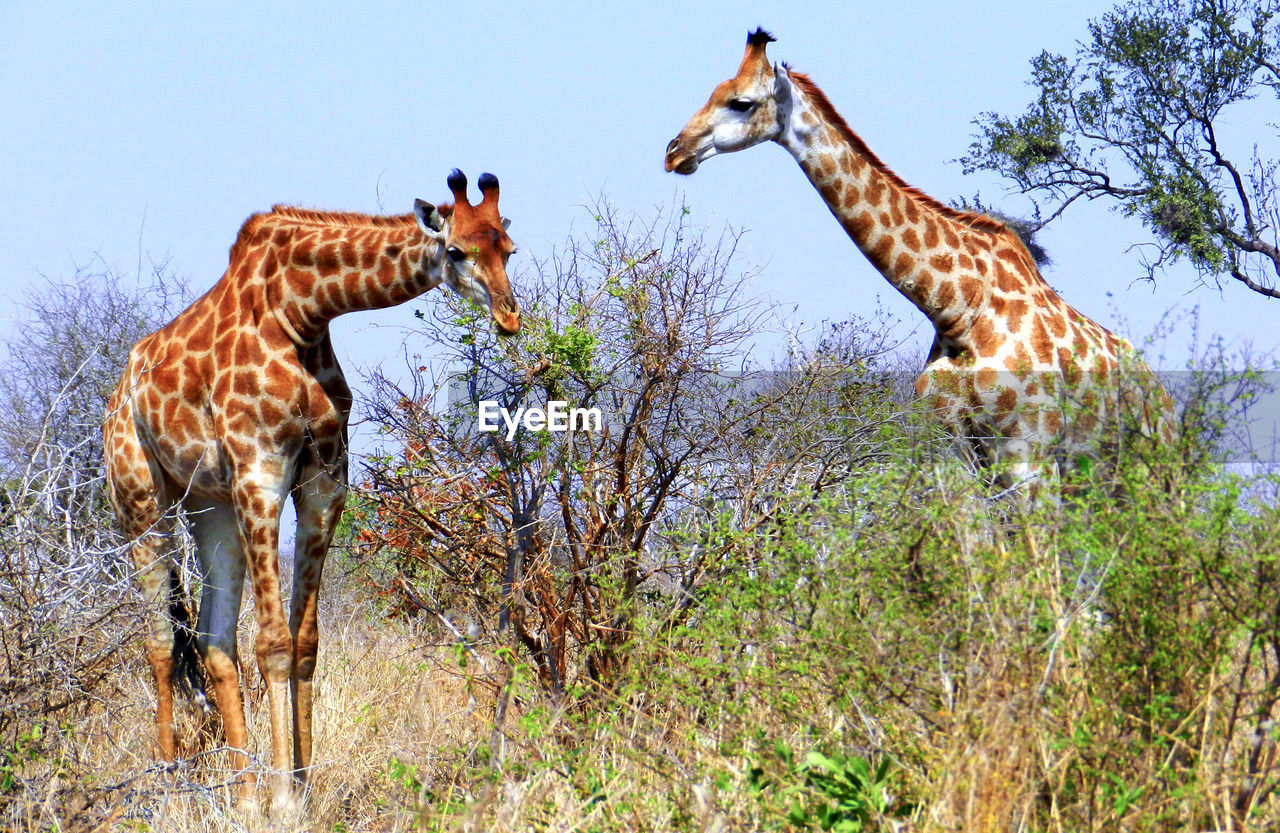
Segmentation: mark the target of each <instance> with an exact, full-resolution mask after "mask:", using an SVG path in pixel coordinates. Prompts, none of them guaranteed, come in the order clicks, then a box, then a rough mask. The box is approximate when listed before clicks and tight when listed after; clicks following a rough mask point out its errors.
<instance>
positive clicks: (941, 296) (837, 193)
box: [777, 70, 1007, 336]
mask: <svg viewBox="0 0 1280 833" xmlns="http://www.w3.org/2000/svg"><path fill="white" fill-rule="evenodd" d="M781 73H782V75H783V80H784V83H786V84H787V85H788V86H789V87H790V107H789V109H788V110H787V111H786V112H784V114H783V116H782V119H783V130H782V134H781V135H780V136H779V137H778V139H777V141H778V143H779V144H781V145H782V146H783V147H785V148H786V149H787V150H788V151H790V152H791V154H792V155H793V156H795V158H796V161H797V162H799V163H800V167H801V169H802V170H804V172H805V174H806V175H807V176H808V177H809V181H810V182H812V183H813V186H814V188H816V189H817V190H818V193H819V194H821V195H822V198H823V200H824V201H825V202H826V203H827V207H828V208H829V209H830V210H831V213H832V214H834V215H835V217H836V219H837V220H839V221H840V225H841V226H842V227H843V228H844V230H845V232H846V233H847V234H848V235H849V237H850V238H851V239H852V240H853V242H854V243H855V244H856V245H857V246H858V248H859V249H860V250H861V251H862V253H863V254H864V255H865V256H866V257H867V260H869V261H871V264H872V265H873V266H875V267H876V269H877V270H878V271H879V272H880V273H881V274H882V275H884V277H885V279H886V280H888V281H889V283H890V284H892V285H893V287H894V288H895V289H897V290H898V291H899V292H900V293H902V294H903V295H904V296H905V297H906V298H907V299H908V300H909V301H911V303H913V304H915V306H916V307H917V308H918V309H919V310H920V311H921V312H923V313H924V314H925V315H926V316H927V317H928V318H929V320H930V321H931V322H933V324H934V326H935V327H936V328H937V330H938V332H939V333H940V334H942V335H944V336H947V335H951V334H955V333H959V332H962V331H964V330H966V329H967V327H968V326H969V325H970V324H971V323H972V321H973V318H974V316H975V315H976V313H977V312H978V311H979V310H978V307H979V306H980V305H981V304H982V303H983V300H984V299H985V297H986V295H987V293H986V292H985V291H984V288H983V284H984V280H983V279H984V278H988V277H989V276H990V275H991V274H992V271H993V270H992V268H991V267H992V262H991V257H992V254H993V250H994V249H995V248H996V246H997V245H999V243H1000V240H999V239H998V238H999V237H1003V236H1005V235H1007V230H1005V229H1004V227H1003V226H1002V225H1001V224H999V223H998V222H996V221H994V220H991V219H990V218H987V217H983V216H981V215H975V214H968V213H965V212H961V211H957V210H955V209H952V208H949V207H947V206H945V205H942V204H941V203H938V202H937V201H935V200H933V199H932V198H930V197H928V196H926V195H924V194H923V193H921V192H920V191H917V190H916V189H914V188H912V187H911V186H909V185H907V184H906V183H905V182H904V181H903V180H902V179H900V178H899V177H898V176H897V175H896V174H894V173H893V172H892V171H890V170H889V169H888V168H887V167H886V166H885V165H884V163H883V162H881V161H880V160H879V159H878V158H877V157H876V156H875V154H874V153H872V152H871V150H870V149H869V148H868V147H867V146H866V144H865V143H863V141H862V140H861V139H860V138H859V137H858V136H857V135H856V134H855V133H854V132H853V131H852V130H850V129H849V127H848V125H847V124H846V123H845V122H844V119H843V118H841V117H840V115H839V114H838V113H837V112H836V110H835V108H834V107H832V106H831V104H830V102H829V101H828V100H827V98H826V96H825V95H823V93H822V92H821V91H820V90H819V89H818V88H817V87H816V86H815V85H814V84H813V82H812V81H810V80H809V79H808V78H807V77H806V76H804V75H801V74H799V73H793V72H791V71H790V70H781ZM984 238H986V239H984ZM978 261H982V262H981V263H979V262H978Z"/></svg>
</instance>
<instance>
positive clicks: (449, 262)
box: [413, 168, 520, 335]
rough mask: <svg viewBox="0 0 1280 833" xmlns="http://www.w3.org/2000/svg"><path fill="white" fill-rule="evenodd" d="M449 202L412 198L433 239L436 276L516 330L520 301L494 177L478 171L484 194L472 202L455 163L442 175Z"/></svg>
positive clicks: (506, 331)
mask: <svg viewBox="0 0 1280 833" xmlns="http://www.w3.org/2000/svg"><path fill="white" fill-rule="evenodd" d="M446 184H447V185H448V186H449V190H450V191H452V192H453V205H448V204H445V205H441V206H438V207H437V206H434V205H432V204H431V203H429V202H425V201H423V200H415V201H414V204H413V214H414V217H416V218H417V221H418V227H419V228H421V229H422V231H423V232H424V233H425V234H426V235H427V237H428V238H429V239H431V240H434V241H436V242H437V243H439V244H440V245H441V246H442V247H443V250H444V253H445V255H446V257H445V258H442V259H441V270H440V281H441V282H443V283H444V284H445V286H447V287H449V288H450V289H452V290H453V291H454V292H457V293H458V294H459V295H461V296H462V297H464V298H467V299H469V300H472V301H475V302H476V303H477V304H481V305H483V306H485V307H488V308H489V315H490V316H491V317H492V318H493V323H494V325H495V326H497V328H498V332H500V333H502V334H503V335H514V334H515V333H518V332H520V307H519V305H518V304H516V297H515V295H514V294H513V293H512V292H511V282H510V281H509V280H507V259H508V258H509V257H511V255H512V253H514V252H515V250H516V247H515V244H514V243H512V242H511V238H510V237H508V236H507V227H508V226H510V225H511V221H510V220H508V219H507V218H505V217H503V216H502V215H501V214H499V213H498V178H497V177H496V176H494V175H493V174H488V173H486V174H480V183H479V184H480V193H481V194H483V195H484V198H483V199H482V200H481V201H480V202H479V203H478V204H477V205H472V204H471V202H470V201H469V200H468V199H467V177H466V175H465V174H463V173H462V171H460V170H458V169H457V168H454V169H453V172H452V173H450V174H449V178H448V179H447V180H446Z"/></svg>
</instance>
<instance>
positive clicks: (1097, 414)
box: [666, 29, 1169, 486]
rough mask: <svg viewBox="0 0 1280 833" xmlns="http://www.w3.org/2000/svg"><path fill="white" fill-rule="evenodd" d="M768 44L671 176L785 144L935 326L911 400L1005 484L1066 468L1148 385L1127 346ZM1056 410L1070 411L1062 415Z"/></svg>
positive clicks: (1014, 245)
mask: <svg viewBox="0 0 1280 833" xmlns="http://www.w3.org/2000/svg"><path fill="white" fill-rule="evenodd" d="M773 41H774V38H773V37H772V36H771V35H770V34H769V33H768V32H765V31H764V30H763V29H757V30H756V31H755V32H752V33H751V34H750V35H749V36H748V38H747V48H746V54H745V55H744V56H743V59H742V63H741V65H740V66H739V68H738V72H737V74H736V75H734V76H733V77H732V78H730V79H728V80H726V81H724V82H722V83H721V84H720V85H718V86H717V87H716V88H715V90H714V91H713V92H712V94H711V98H710V100H708V101H707V103H706V104H705V105H703V107H702V108H701V109H700V110H698V112H697V113H695V114H694V116H693V118H692V119H690V121H689V123H688V124H686V125H685V127H684V129H683V130H682V131H680V135H678V136H677V137H676V138H675V139H673V140H672V141H671V142H670V144H668V145H667V151H666V169H667V170H668V171H675V172H676V173H679V174H686V175H687V174H692V173H693V172H694V171H696V170H697V169H698V166H699V165H700V164H701V163H702V162H704V161H705V160H707V159H709V158H710V157H712V156H715V155H717V154H721V153H732V152H734V151H739V150H744V149H746V148H749V147H752V146H754V145H758V144H761V143H763V142H767V141H773V142H777V143H778V144H780V145H782V146H783V147H784V148H786V149H787V150H788V151H789V152H790V153H791V154H792V155H793V156H794V157H795V158H796V161H797V162H799V164H800V168H801V170H803V171H804V173H805V175H806V176H807V177H808V178H809V181H810V182H811V183H812V184H813V186H814V188H816V189H817V191H818V193H819V194H820V195H821V196H822V199H823V200H824V201H825V202H826V204H827V207H828V208H829V209H830V210H831V213H832V214H833V215H835V217H836V219H837V220H838V221H839V222H840V225H841V226H842V227H843V228H844V230H845V232H846V233H847V234H848V235H849V237H850V238H852V240H853V242H854V244H855V245H856V246H857V247H858V248H859V249H860V250H861V251H862V253H863V255H865V256H866V258H867V260H869V261H870V262H871V264H872V266H874V267H875V268H876V269H877V270H878V271H879V272H880V274H881V275H883V276H884V277H885V279H886V280H888V281H889V283H890V284H891V285H892V286H893V287H894V288H895V289H897V290H898V291H899V292H900V293H902V294H903V295H904V296H905V297H906V298H907V299H908V300H909V301H911V303H912V304H914V305H915V306H916V308H917V309H919V310H920V311H921V312H922V313H924V315H925V316H926V317H927V318H928V319H929V321H930V323H931V324H932V325H933V327H934V330H935V336H934V340H933V345H932V347H931V349H930V351H929V356H928V360H927V365H926V367H925V370H924V372H923V373H922V374H921V375H920V376H919V378H917V380H916V384H915V389H916V393H917V395H919V396H920V397H921V398H923V399H924V401H925V402H927V403H928V404H929V405H930V406H931V407H932V408H933V409H934V411H935V412H936V413H937V414H938V415H939V416H940V417H941V418H942V420H943V422H944V423H945V424H946V425H947V427H948V428H949V430H950V431H951V432H952V433H953V435H955V436H956V437H957V438H961V439H962V440H963V441H964V442H963V443H962V445H963V446H964V448H965V451H966V455H968V454H972V455H973V456H974V457H976V459H977V460H979V461H983V462H986V463H989V464H993V465H995V470H996V471H997V473H998V476H999V478H1000V480H1001V481H1002V482H1003V483H1004V484H1005V485H1007V486H1008V485H1014V484H1017V483H1020V482H1022V481H1024V480H1031V481H1035V480H1036V479H1037V475H1038V474H1039V471H1038V465H1039V463H1041V462H1049V463H1068V464H1069V463H1070V462H1071V461H1073V460H1075V459H1076V454H1077V452H1080V451H1083V450H1085V445H1084V444H1083V442H1084V440H1085V438H1086V437H1087V436H1088V435H1089V434H1090V433H1091V431H1092V428H1093V427H1094V425H1096V423H1097V421H1098V419H1099V418H1101V417H1106V416H1107V411H1108V409H1109V407H1110V406H1109V404H1108V403H1109V401H1110V400H1109V397H1108V396H1106V395H1103V394H1102V392H1101V390H1100V387H1101V386H1102V385H1104V383H1110V382H1114V381H1116V379H1115V378H1114V377H1115V375H1116V372H1117V371H1119V370H1121V369H1124V370H1128V371H1133V372H1135V373H1137V374H1140V375H1143V376H1149V374H1150V371H1148V370H1146V369H1145V367H1144V366H1143V365H1142V364H1141V360H1140V359H1139V358H1138V357H1137V356H1136V352H1135V351H1134V350H1133V348H1132V346H1131V345H1130V344H1129V343H1128V342H1127V341H1126V340H1125V339H1123V338H1121V337H1119V336H1117V335H1115V334H1113V333H1111V332H1110V331H1108V330H1107V329H1105V328H1103V327H1102V326H1100V325H1098V324H1097V323H1095V322H1094V321H1092V320H1090V319H1088V318H1086V317H1085V316H1083V315H1081V314H1080V313H1079V312H1077V311H1076V310H1075V309H1073V308H1072V307H1071V306H1070V305H1068V304H1067V302H1066V301H1064V300H1062V298H1061V297H1059V296H1058V294H1057V293H1056V292H1055V291H1054V290H1053V289H1052V288H1051V287H1050V286H1049V285H1048V283H1046V282H1045V280H1044V278H1043V277H1041V275H1040V272H1039V269H1038V268H1037V266H1036V263H1035V261H1034V259H1033V258H1032V256H1031V254H1030V252H1029V251H1028V250H1027V247H1026V246H1025V245H1024V244H1023V242H1022V240H1021V239H1020V238H1019V237H1018V235H1017V234H1015V233H1014V232H1013V231H1012V230H1010V229H1009V228H1008V227H1006V226H1005V225H1004V224H1003V223H1001V222H1000V221H998V220H996V219H994V218H992V217H989V216H986V215H982V214H975V213H970V212H967V211H960V210H957V209H954V208H951V207H949V206H946V205H944V204H942V203H940V202H938V201H937V200H935V199H933V198H931V197H929V196H927V195H926V194H924V193H923V192H921V191H919V190H917V189H916V188H913V187H911V186H910V185H908V184H907V183H906V182H905V181H904V180H903V179H901V178H900V177H899V176H898V175H897V174H895V173H894V172H893V171H891V170H890V169H889V168H888V167H887V166H886V165H885V164H884V163H883V162H881V161H880V159H879V158H877V157H876V155H875V154H874V153H872V151H871V149H870V148H868V147H867V145H866V143H864V142H863V141H862V139H861V138H859V137H858V135H857V134H855V133H854V132H853V130H851V129H850V128H849V126H848V124H847V123H846V122H845V120H844V119H843V118H842V117H841V116H840V114H839V113H838V112H836V109H835V107H833V106H832V105H831V102H830V101H829V100H828V99H827V97H826V96H825V95H824V94H823V92H822V91H821V90H820V89H818V86H817V85H816V84H814V82H813V81H811V80H810V79H809V77H808V76H807V75H804V74H802V73H799V72H796V71H794V70H792V69H791V68H790V67H788V66H787V65H786V64H780V65H774V64H770V62H769V60H768V58H767V57H766V54H765V50H766V46H767V45H768V44H769V43H772V42H773ZM1064 400H1065V401H1074V402H1075V403H1076V404H1078V405H1080V406H1081V407H1079V408H1078V409H1077V410H1078V413H1075V414H1072V416H1070V417H1068V416H1066V414H1067V413H1068V411H1067V410H1064V407H1063V403H1064ZM1151 401H1152V404H1153V405H1154V407H1153V408H1151V407H1149V406H1148V405H1147V404H1145V400H1144V402H1141V403H1138V407H1139V408H1140V409H1141V412H1140V413H1138V414H1137V416H1138V417H1139V419H1141V420H1142V423H1141V424H1142V425H1143V426H1145V427H1146V428H1148V429H1149V428H1152V427H1154V428H1155V430H1159V431H1160V432H1161V434H1163V435H1164V436H1166V437H1167V436H1168V434H1169V422H1168V421H1167V420H1166V419H1165V418H1164V412H1165V411H1166V410H1167V408H1168V405H1169V403H1168V399H1167V396H1165V395H1164V394H1163V392H1162V391H1160V392H1158V394H1157V396H1156V397H1155V399H1153V400H1151ZM1068 421H1070V422H1071V423H1072V424H1071V425H1070V426H1068V425H1066V424H1065V423H1066V422H1068ZM1144 430H1145V429H1144ZM1049 447H1053V448H1054V450H1055V452H1056V457H1057V459H1056V460H1050V459H1049V457H1048V456H1047V455H1046V454H1045V451H1046V450H1047V449H1048V448H1049Z"/></svg>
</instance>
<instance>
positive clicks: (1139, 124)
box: [960, 0, 1280, 298]
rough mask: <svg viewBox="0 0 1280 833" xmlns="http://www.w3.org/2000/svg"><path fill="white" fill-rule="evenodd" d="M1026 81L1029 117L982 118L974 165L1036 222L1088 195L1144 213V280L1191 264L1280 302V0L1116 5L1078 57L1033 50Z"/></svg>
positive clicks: (968, 165)
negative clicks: (1026, 202) (1011, 192)
mask: <svg viewBox="0 0 1280 833" xmlns="http://www.w3.org/2000/svg"><path fill="white" fill-rule="evenodd" d="M1029 84H1030V86H1031V87H1032V88H1033V89H1034V90H1035V100H1034V101H1033V102H1032V103H1031V104H1030V105H1029V106H1028V107H1027V109H1026V110H1025V111H1024V112H1023V113H1022V114H1021V115H1018V116H1014V117H1010V116H1005V115H1002V114H1000V113H995V112H987V113H983V114H981V115H980V116H979V117H978V118H977V119H975V121H974V124H975V125H976V126H977V128H978V130H977V133H976V135H975V137H974V141H973V142H972V144H971V145H970V146H969V153H968V154H966V155H965V156H964V157H962V158H961V160H960V161H961V162H962V163H963V165H964V167H965V171H966V173H969V172H973V171H978V170H988V171H995V172H997V173H999V174H1001V175H1003V176H1005V177H1007V178H1009V179H1011V180H1012V181H1013V182H1014V183H1015V184H1016V186H1017V187H1018V189H1020V190H1021V191H1022V192H1023V193H1024V194H1027V195H1028V196H1030V197H1031V199H1032V200H1033V201H1034V202H1035V204H1036V214H1037V218H1038V219H1039V222H1040V225H1041V226H1043V225H1044V224H1046V223H1048V222H1050V221H1052V220H1053V219H1055V218H1057V217H1058V216H1060V215H1061V214H1062V213H1063V211H1064V210H1065V209H1066V208H1067V207H1068V206H1069V205H1071V204H1072V203H1074V202H1076V201H1077V200H1079V199H1080V198H1082V197H1083V198H1085V199H1087V200H1093V199H1100V198H1101V199H1105V200H1107V201H1110V202H1112V203H1113V204H1114V207H1115V208H1117V209H1118V210H1119V211H1121V212H1122V213H1123V214H1125V215H1126V216H1133V217H1138V218H1139V219H1141V221H1142V223H1143V224H1144V225H1145V226H1146V227H1147V228H1148V229H1149V230H1150V231H1151V233H1152V234H1153V236H1154V238H1155V241H1154V243H1155V245H1154V249H1149V250H1147V251H1149V252H1150V251H1153V252H1154V255H1152V254H1144V256H1143V268H1144V269H1145V270H1146V274H1145V277H1147V278H1150V279H1155V278H1156V276H1157V274H1159V273H1161V272H1163V270H1164V268H1165V267H1166V266H1169V265H1171V264H1173V263H1175V262H1178V261H1182V260H1185V261H1188V262H1190V263H1191V264H1192V265H1193V266H1194V267H1195V268H1196V270H1197V272H1198V274H1199V276H1200V278H1201V280H1202V281H1204V282H1205V283H1208V284H1213V285H1221V283H1222V280H1223V279H1224V278H1229V279H1232V280H1235V281H1239V282H1240V283H1241V284H1243V285H1244V286H1247V287H1248V288H1249V289H1250V290H1252V291H1254V292H1257V293H1259V294H1261V295H1264V296H1267V297H1271V298H1280V238H1278V237H1277V228H1280V199H1278V198H1277V193H1276V169H1277V165H1280V126H1278V125H1277V122H1276V121H1275V120H1274V115H1275V113H1276V110H1275V102H1276V101H1277V100H1280V0H1155V1H1154V2H1151V1H1150V0H1134V1H1133V2H1128V3H1125V4H1122V5H1119V6H1117V7H1115V8H1114V9H1112V10H1111V11H1110V12H1108V13H1106V14H1104V15H1102V16H1101V17H1099V18H1097V19H1095V20H1092V21H1090V22H1089V24H1088V37H1087V38H1086V39H1084V40H1083V41H1082V42H1081V43H1080V44H1079V46H1078V48H1077V50H1076V53H1075V55H1074V56H1072V57H1067V56H1064V55H1058V54H1054V53H1051V52H1048V51H1046V52H1042V53H1040V54H1039V55H1038V56H1036V57H1035V58H1034V59H1033V60H1032V62H1031V78H1030V81H1029Z"/></svg>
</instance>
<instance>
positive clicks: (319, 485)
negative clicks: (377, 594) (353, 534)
mask: <svg viewBox="0 0 1280 833" xmlns="http://www.w3.org/2000/svg"><path fill="white" fill-rule="evenodd" d="M346 497H347V487H346V471H345V467H343V468H340V469H339V470H338V471H336V472H331V471H329V470H328V469H326V468H323V467H319V466H308V467H307V468H306V469H304V470H303V471H302V472H301V473H300V476H299V478H298V485H297V486H296V487H295V488H294V492H293V500H294V506H295V507H296V509H297V515H298V531H297V536H296V550H295V555H294V574H293V602H292V610H291V612H290V616H289V629H290V631H291V632H292V634H293V639H294V650H295V651H296V655H295V659H296V661H295V663H294V668H293V681H292V682H293V710H294V723H293V763H294V774H295V775H296V776H297V777H298V779H299V780H301V781H303V782H305V781H306V780H307V777H308V774H309V770H310V768H311V743H312V741H311V739H312V728H311V710H312V696H313V688H312V680H313V678H314V677H315V670H316V654H317V652H318V650H319V646H320V628H319V617H318V615H317V605H316V603H317V599H318V597H319V594H320V581H321V573H322V571H323V568H324V560H325V556H326V554H327V553H328V551H329V544H330V542H331V541H332V540H333V532H334V529H335V527H336V526H337V523H338V518H339V517H340V516H341V515H342V509H343V506H344V505H345V504H346Z"/></svg>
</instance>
